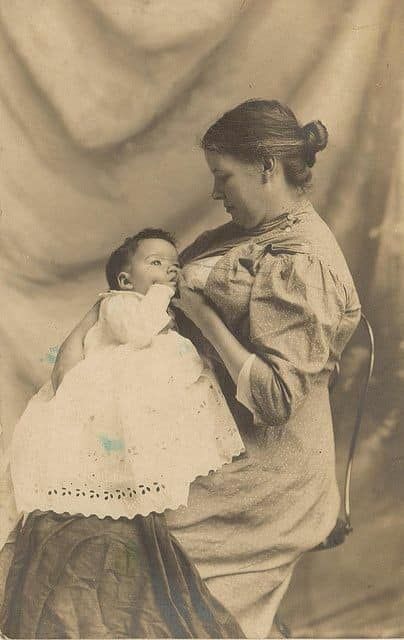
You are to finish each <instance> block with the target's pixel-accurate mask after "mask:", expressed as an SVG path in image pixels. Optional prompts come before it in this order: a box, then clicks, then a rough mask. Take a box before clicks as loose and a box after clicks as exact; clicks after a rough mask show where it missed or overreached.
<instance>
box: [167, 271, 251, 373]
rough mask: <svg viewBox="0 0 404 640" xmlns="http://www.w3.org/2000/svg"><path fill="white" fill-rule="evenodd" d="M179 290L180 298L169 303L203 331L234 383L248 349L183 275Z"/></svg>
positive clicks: (245, 358)
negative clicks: (190, 286) (188, 283)
mask: <svg viewBox="0 0 404 640" xmlns="http://www.w3.org/2000/svg"><path fill="white" fill-rule="evenodd" d="M178 292H179V296H180V297H179V298H172V300H171V304H172V305H173V306H175V307H177V308H178V309H181V311H182V312H183V313H184V314H185V315H186V316H187V317H188V318H189V319H190V320H191V321H192V322H193V323H194V324H195V325H196V326H197V327H198V329H199V330H200V331H201V332H202V333H203V335H204V336H205V338H206V339H207V340H208V341H209V342H210V344H211V345H212V346H213V347H214V349H215V350H216V351H217V353H218V354H219V356H220V358H221V360H222V362H223V363H224V365H225V367H226V369H227V370H228V372H229V373H230V375H231V377H232V378H233V381H234V382H235V384H237V381H238V376H239V373H240V371H241V368H242V367H243V365H244V363H245V362H246V360H247V358H249V356H250V352H249V351H247V349H246V348H245V347H243V346H242V345H241V344H240V343H239V341H238V340H237V338H236V337H235V336H234V335H233V334H232V333H231V331H230V330H229V329H228V328H227V327H226V325H225V324H224V322H223V320H222V319H221V318H220V317H219V316H218V315H217V313H216V311H214V310H213V309H212V307H211V306H210V305H209V304H208V302H207V301H206V298H205V296H204V295H203V294H201V293H198V292H197V291H193V290H192V289H190V288H189V287H188V286H187V284H186V282H185V280H184V278H183V277H182V276H180V277H179V278H178Z"/></svg>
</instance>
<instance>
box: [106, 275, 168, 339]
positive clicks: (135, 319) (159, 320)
mask: <svg viewBox="0 0 404 640" xmlns="http://www.w3.org/2000/svg"><path fill="white" fill-rule="evenodd" d="M173 294H174V292H173V290H172V289H171V288H170V287H168V286H165V285H159V284H155V285H153V286H151V287H150V289H149V290H148V292H147V293H146V294H145V295H144V296H142V297H141V296H137V295H136V294H132V293H128V292H122V293H112V294H111V295H107V296H106V297H105V298H104V299H103V300H102V302H101V309H100V317H101V318H102V321H103V323H104V324H105V325H106V327H107V329H108V333H109V335H110V337H111V338H112V339H113V340H114V341H115V342H117V343H119V344H125V343H131V344H133V345H134V346H136V347H137V348H138V349H142V348H144V347H147V346H148V345H149V344H150V343H151V341H152V339H153V336H156V335H157V334H158V333H160V331H162V330H163V329H164V328H165V327H166V326H167V325H168V324H169V323H170V322H171V317H170V316H169V315H168V313H167V307H168V305H169V303H170V300H171V298H172V296H173Z"/></svg>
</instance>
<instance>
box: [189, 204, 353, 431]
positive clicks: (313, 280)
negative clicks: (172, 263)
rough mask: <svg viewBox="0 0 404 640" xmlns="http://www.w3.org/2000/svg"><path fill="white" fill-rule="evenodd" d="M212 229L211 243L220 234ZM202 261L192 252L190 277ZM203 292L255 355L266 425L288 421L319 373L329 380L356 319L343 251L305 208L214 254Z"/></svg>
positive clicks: (256, 394)
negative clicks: (298, 213)
mask: <svg viewBox="0 0 404 640" xmlns="http://www.w3.org/2000/svg"><path fill="white" fill-rule="evenodd" d="M225 226H226V225H225ZM221 229H222V228H221ZM220 233H222V231H220ZM210 234H211V235H212V238H211V243H212V244H213V243H214V238H215V237H217V234H218V231H217V230H216V231H213V232H210ZM207 236H209V232H208V234H205V235H204V243H205V246H207V245H208V244H209V237H207ZM198 242H200V240H199V241H198V240H197V241H196V244H197V243H198ZM191 249H192V248H191ZM189 251H190V250H189V249H188V251H187V252H188V255H189ZM206 260H207V256H206V251H205V255H204V257H203V261H200V263H199V266H197V265H198V257H197V255H196V256H195V260H191V262H190V264H189V265H188V277H189V278H190V279H191V280H192V264H194V265H195V267H194V268H195V269H200V268H201V266H203V262H205V261H206ZM203 292H204V294H205V296H206V297H207V299H208V300H209V302H210V303H211V304H212V306H213V307H214V308H215V309H216V310H217V311H218V313H219V314H220V316H221V317H222V319H223V321H224V322H225V324H226V325H227V326H228V328H229V329H230V330H231V331H232V332H233V333H234V334H235V335H236V336H237V337H238V339H239V340H240V342H241V343H242V344H244V346H245V347H246V348H247V349H248V350H250V351H251V352H252V353H254V354H256V355H257V356H258V357H257V358H256V359H255V361H254V363H253V364H252V366H251V371H250V383H251V392H252V396H253V398H254V402H255V404H256V405H257V408H258V411H259V413H260V414H261V420H263V421H264V422H267V423H268V422H269V423H270V424H278V423H284V422H286V421H287V420H288V419H289V417H290V415H291V413H293V411H294V409H295V408H296V407H297V406H298V405H299V404H300V403H301V402H302V401H303V399H304V398H305V397H306V395H307V393H308V391H309V389H310V388H311V386H312V385H313V384H315V383H317V382H318V381H319V380H320V378H322V379H323V380H324V382H325V383H328V378H329V376H330V373H331V372H332V371H333V370H334V368H335V366H336V364H337V363H338V360H339V359H340V356H341V353H342V351H343V349H344V347H345V345H346V344H347V342H348V340H349V339H350V337H351V335H352V333H353V331H354V330H355V328H356V325H357V323H358V321H359V318H360V303H359V299H358V295H357V293H356V290H355V286H354V284H353V280H352V277H351V274H350V272H349V269H348V266H347V264H346V261H345V259H344V256H343V254H342V252H341V250H340V248H339V246H338V244H337V242H336V240H335V238H334V236H333V234H332V233H331V231H330V229H329V228H328V226H327V225H326V223H325V222H324V221H323V220H322V219H321V218H320V217H319V216H318V215H317V213H316V212H315V211H314V209H312V208H311V207H310V208H309V209H308V210H306V211H305V212H302V213H301V214H300V215H296V216H289V217H282V218H281V219H280V220H279V222H278V223H277V224H273V225H272V227H271V228H270V229H269V231H266V232H265V233H263V234H262V235H256V236H252V237H251V238H250V239H247V240H246V241H244V242H240V243H237V242H236V243H235V246H232V247H230V248H229V249H228V250H227V251H226V252H225V253H224V255H221V256H219V257H217V255H216V257H215V260H214V263H213V264H212V265H211V267H210V268H209V274H208V275H207V277H206V281H205V285H204V287H203Z"/></svg>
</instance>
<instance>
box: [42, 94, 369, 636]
mask: <svg viewBox="0 0 404 640" xmlns="http://www.w3.org/2000/svg"><path fill="white" fill-rule="evenodd" d="M326 142H327V132H326V129H325V127H324V126H323V125H321V123H319V122H317V123H310V124H309V125H306V126H305V127H303V128H302V127H300V126H299V124H298V122H297V120H296V118H295V116H294V115H293V113H292V112H291V111H290V110H289V109H288V108H287V107H284V106H282V105H281V104H279V103H278V102H275V101H262V100H257V101H248V102H246V103H243V104H242V105H239V106H238V107H236V108H235V109H233V110H232V111H230V112H228V113H226V114H225V115H224V116H223V117H222V118H221V119H220V120H219V121H218V122H217V123H216V124H214V125H213V126H212V127H211V128H210V129H209V130H208V132H207V133H206V134H205V136H204V139H203V148H204V149H205V153H206V159H207V162H208V165H209V168H210V170H211V171H212V174H213V175H214V180H215V183H214V191H213V197H214V198H215V199H220V200H222V201H223V203H224V206H225V208H226V210H227V211H228V212H229V214H230V215H231V217H232V222H230V223H228V224H226V225H223V226H221V227H219V228H218V229H215V230H213V231H210V232H208V233H205V234H203V235H202V236H201V237H200V238H198V239H197V240H196V241H195V243H194V244H192V245H191V246H190V247H189V248H188V249H187V250H186V251H185V252H184V254H183V261H184V263H185V265H186V266H185V270H184V271H185V278H186V282H187V284H186V283H185V282H182V284H181V287H180V298H179V299H178V302H177V306H178V308H179V309H180V310H181V312H182V314H180V320H182V327H183V330H184V331H189V334H190V335H191V336H192V337H193V339H194V341H195V343H196V344H197V345H198V346H199V348H200V349H201V351H203V352H205V354H207V355H209V356H210V357H211V359H212V362H214V363H215V369H216V373H217V376H218V378H219V380H220V382H221V385H222V389H223V391H224V393H225V394H226V397H227V401H228V403H229V405H230V407H231V409H232V411H233V413H234V416H235V418H236V420H237V423H238V425H239V429H240V432H241V434H242V437H243V440H244V444H245V447H246V454H243V455H242V456H240V457H239V458H238V459H237V460H235V461H234V462H233V463H232V464H230V465H227V466H226V467H225V468H223V470H221V471H220V472H216V473H215V474H211V475H210V476H209V477H207V478H200V479H198V480H197V481H196V482H195V483H194V485H193V487H192V489H191V494H190V501H189V506H188V508H187V509H181V510H177V511H176V512H172V513H170V514H168V515H167V521H168V524H169V526H171V529H172V531H173V533H174V534H175V536H176V538H178V539H179V540H180V541H181V543H182V545H183V546H184V548H185V550H186V552H187V553H188V554H189V555H190V556H191V558H192V559H193V560H194V561H195V563H196V565H197V567H198V569H199V571H200V573H201V574H202V577H203V578H205V580H206V584H207V585H208V587H209V588H210V590H211V592H212V593H213V594H214V595H215V596H216V597H217V598H218V600H220V601H221V602H222V603H223V604H224V605H225V606H226V607H227V608H228V609H229V610H230V611H231V613H233V614H234V615H235V617H236V618H237V620H238V622H239V623H240V624H241V626H242V628H243V630H244V632H245V633H246V635H247V636H249V637H265V636H267V635H268V634H269V631H270V628H271V624H272V619H273V616H274V613H275V611H276V608H277V606H278V605H279V602H280V599H281V597H282V595H283V594H284V592H285V590H286V588H287V585H288V583H289V580H290V577H291V574H292V571H293V568H294V566H295V564H296V562H297V560H298V558H299V557H300V556H301V554H302V553H303V552H304V551H306V550H307V549H310V548H311V547H314V546H315V545H316V544H317V543H319V542H321V541H322V540H323V538H325V537H326V536H327V534H328V533H329V532H330V530H331V529H332V528H333V525H334V523H335V520H336V517H337V513H338V507H339V498H338V490H337V485H336V480H335V463H334V443H333V433H332V421H331V414H330V406H329V397H328V383H329V379H330V376H331V374H332V373H333V371H334V369H335V367H336V365H337V363H338V360H339V358H340V355H341V353H342V351H343V349H344V347H345V345H346V344H347V342H348V340H349V338H350V336H351V335H352V333H353V331H354V329H355V327H356V325H357V323H358V321H359V316H360V305H359V301H358V297H357V294H356V291H355V288H354V285H353V282H352V278H351V275H350V273H349V270H348V268H347V265H346V263H345V260H344V258H343V256H342V253H341V251H340V249H339V248H338V245H337V243H336V241H335V238H334V237H333V235H332V233H331V232H330V230H329V229H328V227H327V226H326V225H325V223H324V222H323V221H322V220H321V219H320V217H319V216H318V215H317V214H316V213H315V211H314V210H313V208H312V206H311V205H310V203H309V202H308V201H307V199H306V197H305V191H306V190H307V187H308V186H309V183H310V178H311V172H310V167H311V166H313V164H314V162H315V155H316V152H317V151H319V150H321V149H323V148H324V147H325V145H326ZM97 313H98V311H97V309H94V312H93V314H90V315H89V316H87V318H86V319H85V321H84V322H83V323H81V325H79V327H78V328H77V329H76V331H75V332H74V333H73V335H72V336H71V337H70V338H69V339H68V340H67V341H66V343H65V345H64V347H63V349H62V350H61V352H60V355H59V359H58V363H57V366H56V368H55V374H54V380H55V382H56V384H57V383H58V380H59V379H60V378H61V377H63V374H64V371H65V370H66V369H68V368H70V367H71V366H72V364H73V362H74V358H75V356H74V353H75V350H76V346H77V344H78V345H80V344H81V343H82V340H83V335H85V333H86V332H87V331H88V328H89V326H91V324H93V323H94V322H95V320H96V318H97ZM43 523H44V524H43V527H44V526H45V524H46V523H45V520H43ZM47 526H49V523H47ZM75 526H76V527H79V526H83V525H82V524H81V525H78V524H76V525H75ZM31 527H32V524H31ZM37 529H38V527H37ZM45 534H47V531H45V530H44V532H42V535H43V538H42V539H44V536H45ZM36 535H38V534H36ZM82 535H83V534H82V533H81V532H78V533H77V536H78V539H81V536H82ZM33 539H34V538H33V536H32V535H31V537H30V540H33ZM31 544H32V543H31ZM72 557H73V556H72ZM167 578H168V580H170V579H171V578H170V576H167ZM65 594H66V592H65Z"/></svg>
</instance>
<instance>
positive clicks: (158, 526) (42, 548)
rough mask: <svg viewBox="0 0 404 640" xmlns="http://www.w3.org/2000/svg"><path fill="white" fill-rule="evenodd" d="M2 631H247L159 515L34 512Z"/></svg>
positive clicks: (21, 535)
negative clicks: (102, 516) (212, 590)
mask: <svg viewBox="0 0 404 640" xmlns="http://www.w3.org/2000/svg"><path fill="white" fill-rule="evenodd" d="M201 544H203V541H201ZM0 628H1V630H2V631H3V633H5V634H6V635H7V636H8V637H10V638H242V637H244V635H243V632H242V631H241V628H240V627H239V625H238V624H237V622H236V621H235V620H234V618H233V617H232V616H231V615H230V614H229V612H228V611H227V610H226V609H225V608H224V607H223V606H222V605H221V604H220V603H219V602H218V601H217V600H216V599H215V598H214V597H213V596H212V595H211V594H210V593H209V591H208V589H207V587H206V586H205V585H204V583H203V582H202V580H201V578H200V576H199V574H198V572H197V571H196V569H195V567H194V565H193V564H192V563H191V562H190V560H189V559H188V557H187V556H186V554H185V552H184V551H183V549H182V548H181V547H180V545H179V544H178V542H177V541H176V540H175V539H174V538H173V537H172V536H171V535H170V533H169V532H168V529H167V526H166V523H165V519H164V517H163V516H160V515H156V514H151V515H149V516H147V517H146V518H144V517H141V516H138V517H136V518H134V519H133V520H127V519H126V518H120V519H119V520H113V519H112V518H105V519H99V518H97V517H96V516H91V517H84V516H69V515H57V514H55V513H53V512H47V513H40V512H36V513H34V514H31V515H30V516H29V517H28V519H27V521H26V523H25V525H24V526H23V527H20V529H19V531H18V534H17V541H16V548H15V555H14V559H13V562H12V564H11V567H10V571H9V575H8V578H7V584H6V595H5V601H4V604H3V609H2V613H1V617H0Z"/></svg>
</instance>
